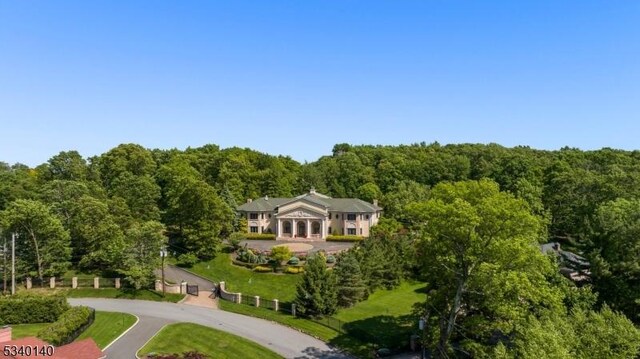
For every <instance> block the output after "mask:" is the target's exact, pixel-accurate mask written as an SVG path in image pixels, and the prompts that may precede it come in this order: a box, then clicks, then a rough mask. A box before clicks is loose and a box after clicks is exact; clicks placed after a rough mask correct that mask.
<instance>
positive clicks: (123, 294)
mask: <svg viewBox="0 0 640 359" xmlns="http://www.w3.org/2000/svg"><path fill="white" fill-rule="evenodd" d="M65 293H66V295H67V297H69V298H118V299H140V300H152V301H156V302H173V303H177V302H179V301H180V300H181V299H182V298H184V295H182V294H168V293H167V295H166V297H164V298H163V297H162V294H161V293H157V292H155V291H152V290H148V289H141V290H138V291H133V290H127V289H115V288H101V289H93V288H77V289H68V290H66V292H65Z"/></svg>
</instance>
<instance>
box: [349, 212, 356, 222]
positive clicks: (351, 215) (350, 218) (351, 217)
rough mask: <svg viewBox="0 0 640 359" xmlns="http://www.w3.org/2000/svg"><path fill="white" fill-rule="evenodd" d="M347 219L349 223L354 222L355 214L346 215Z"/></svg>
mask: <svg viewBox="0 0 640 359" xmlns="http://www.w3.org/2000/svg"><path fill="white" fill-rule="evenodd" d="M347 219H348V220H350V221H355V220H356V214H355V213H349V214H347Z"/></svg>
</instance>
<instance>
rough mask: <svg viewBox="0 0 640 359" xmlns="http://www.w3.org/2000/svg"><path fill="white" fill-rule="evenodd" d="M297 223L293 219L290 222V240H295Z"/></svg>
mask: <svg viewBox="0 0 640 359" xmlns="http://www.w3.org/2000/svg"><path fill="white" fill-rule="evenodd" d="M296 227H297V223H296V221H295V220H294V219H292V220H291V238H296V231H297V229H296Z"/></svg>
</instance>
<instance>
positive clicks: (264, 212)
mask: <svg viewBox="0 0 640 359" xmlns="http://www.w3.org/2000/svg"><path fill="white" fill-rule="evenodd" d="M377 202H378V201H377V200H374V201H373V203H369V202H366V201H363V200H361V199H357V198H331V197H329V196H325V195H323V194H320V193H317V192H316V191H315V190H314V189H311V190H310V191H309V193H305V194H303V195H300V196H298V197H295V198H269V197H266V196H265V197H264V198H259V199H256V200H251V199H250V200H248V201H247V203H245V204H243V205H241V206H239V207H238V208H237V210H238V212H240V213H241V214H242V215H243V217H245V218H246V219H247V222H248V224H247V225H248V228H247V231H248V232H249V233H273V234H275V235H276V238H313V239H325V238H326V237H327V236H328V235H331V234H337V235H358V236H363V237H368V236H369V229H370V228H371V227H372V226H373V225H375V224H376V223H378V219H379V218H380V214H381V212H382V208H380V207H378V203H377Z"/></svg>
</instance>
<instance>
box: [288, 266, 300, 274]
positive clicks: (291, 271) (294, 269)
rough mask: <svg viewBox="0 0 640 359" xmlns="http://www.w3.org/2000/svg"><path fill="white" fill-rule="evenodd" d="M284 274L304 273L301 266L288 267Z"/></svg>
mask: <svg viewBox="0 0 640 359" xmlns="http://www.w3.org/2000/svg"><path fill="white" fill-rule="evenodd" d="M284 272H285V273H289V274H298V273H303V272H304V267H303V266H288V267H287V269H285V270H284Z"/></svg>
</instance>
